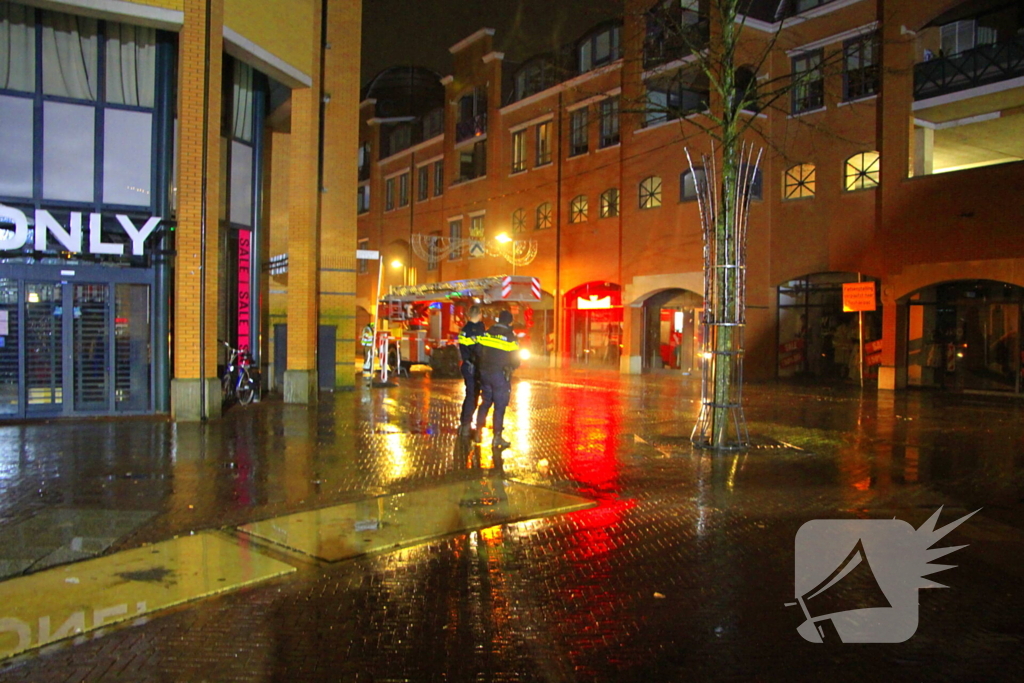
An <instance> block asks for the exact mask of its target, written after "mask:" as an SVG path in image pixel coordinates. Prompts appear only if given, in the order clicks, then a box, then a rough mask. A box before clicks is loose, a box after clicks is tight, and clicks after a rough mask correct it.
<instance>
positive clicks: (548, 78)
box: [512, 58, 556, 102]
mask: <svg viewBox="0 0 1024 683" xmlns="http://www.w3.org/2000/svg"><path fill="white" fill-rule="evenodd" d="M555 81H556V78H555V68H554V65H553V64H552V63H551V61H550V60H548V59H546V58H539V59H534V60H531V61H529V62H527V63H526V64H524V65H523V67H522V68H521V69H519V71H517V72H516V75H515V79H514V83H513V92H512V100H513V101H514V102H516V101H519V100H521V99H523V98H524V97H529V96H530V95H533V94H535V93H539V92H541V91H542V90H546V89H548V88H550V87H551V86H553V85H554V84H555Z"/></svg>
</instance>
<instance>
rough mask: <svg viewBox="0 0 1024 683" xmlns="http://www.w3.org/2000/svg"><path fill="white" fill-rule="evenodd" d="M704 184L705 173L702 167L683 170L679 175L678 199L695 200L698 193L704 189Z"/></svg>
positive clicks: (705, 179)
mask: <svg viewBox="0 0 1024 683" xmlns="http://www.w3.org/2000/svg"><path fill="white" fill-rule="evenodd" d="M706 184H707V173H706V172H705V171H704V169H703V168H695V169H694V170H692V171H686V172H684V173H683V174H682V175H680V176H679V201H681V202H692V201H696V200H697V197H698V196H699V194H700V193H702V192H703V191H704V186H705V185H706Z"/></svg>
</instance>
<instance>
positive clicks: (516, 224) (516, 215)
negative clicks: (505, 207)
mask: <svg viewBox="0 0 1024 683" xmlns="http://www.w3.org/2000/svg"><path fill="white" fill-rule="evenodd" d="M521 232H526V211H525V210H523V209H516V210H515V211H513V212H512V234H519V233H521Z"/></svg>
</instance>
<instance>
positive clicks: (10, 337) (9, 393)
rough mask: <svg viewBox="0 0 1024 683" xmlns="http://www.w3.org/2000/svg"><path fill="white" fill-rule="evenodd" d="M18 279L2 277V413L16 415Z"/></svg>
mask: <svg viewBox="0 0 1024 683" xmlns="http://www.w3.org/2000/svg"><path fill="white" fill-rule="evenodd" d="M18 327H19V326H18V281H17V280H9V279H4V278H0V415H16V414H17V413H18V409H19V405H20V403H21V399H20V396H19V395H18V394H19V392H18Z"/></svg>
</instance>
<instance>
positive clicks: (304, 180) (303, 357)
mask: <svg viewBox="0 0 1024 683" xmlns="http://www.w3.org/2000/svg"><path fill="white" fill-rule="evenodd" d="M320 16H321V0H317V1H316V2H314V3H313V26H312V27H311V30H310V35H311V36H313V39H312V40H311V41H310V43H311V45H310V49H311V50H312V58H311V60H310V63H311V64H312V65H313V68H312V69H311V71H312V73H311V74H310V76H311V77H312V80H313V85H312V87H309V88H296V89H294V90H292V128H291V144H290V147H291V152H290V165H291V169H290V171H289V178H288V365H287V368H288V369H287V370H286V371H285V373H284V400H285V401H286V402H287V403H311V402H312V401H314V400H315V399H316V391H317V378H316V342H317V320H318V315H317V289H318V286H319V283H318V277H317V275H318V270H319V267H320V253H319V252H320V249H319V247H320V244H319V221H320V187H319V179H318V170H319V169H318V165H319V158H320V157H319V155H320V43H321V40H320ZM352 163H353V164H354V163H355V161H352ZM352 187H353V188H354V187H355V185H354V184H353V185H352ZM353 192H354V190H353Z"/></svg>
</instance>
